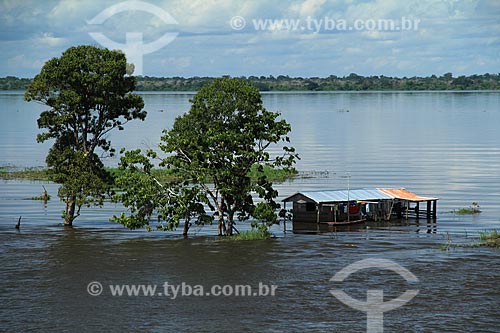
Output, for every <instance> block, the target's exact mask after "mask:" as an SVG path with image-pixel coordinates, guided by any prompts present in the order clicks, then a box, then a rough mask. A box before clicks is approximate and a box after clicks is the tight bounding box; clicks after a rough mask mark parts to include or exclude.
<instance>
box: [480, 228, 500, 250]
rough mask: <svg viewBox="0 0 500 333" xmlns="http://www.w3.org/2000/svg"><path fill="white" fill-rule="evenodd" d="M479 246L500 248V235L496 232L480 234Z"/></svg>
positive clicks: (488, 231)
mask: <svg viewBox="0 0 500 333" xmlns="http://www.w3.org/2000/svg"><path fill="white" fill-rule="evenodd" d="M479 240H480V243H479V245H481V246H490V247H498V248H500V233H499V232H498V231H497V230H496V229H494V230H485V231H483V232H481V233H480V234H479Z"/></svg>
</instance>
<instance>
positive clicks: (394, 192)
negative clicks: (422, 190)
mask: <svg viewBox="0 0 500 333" xmlns="http://www.w3.org/2000/svg"><path fill="white" fill-rule="evenodd" d="M378 190H379V191H381V192H383V193H385V194H387V195H389V196H391V197H393V198H395V199H402V200H408V201H414V202H418V201H431V200H438V198H433V197H421V196H419V195H416V194H415V193H413V192H410V191H408V190H407V189H404V188H379V189H378Z"/></svg>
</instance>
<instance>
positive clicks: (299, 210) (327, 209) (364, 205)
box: [283, 188, 438, 231]
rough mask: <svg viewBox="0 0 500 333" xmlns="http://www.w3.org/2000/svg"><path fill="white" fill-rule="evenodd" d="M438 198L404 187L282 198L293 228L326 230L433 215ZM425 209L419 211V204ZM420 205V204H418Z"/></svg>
mask: <svg viewBox="0 0 500 333" xmlns="http://www.w3.org/2000/svg"><path fill="white" fill-rule="evenodd" d="M437 200H438V198H434V197H422V196H419V195H417V194H415V193H412V192H410V191H408V190H406V189H404V188H400V189H383V188H362V189H351V190H327V191H306V192H298V193H295V194H294V195H292V196H290V197H288V198H285V199H284V200H283V202H284V206H285V209H286V208H287V207H286V205H287V203H288V202H291V203H292V204H293V207H292V214H293V218H292V222H293V230H294V231H301V230H304V231H305V230H317V231H326V230H329V229H330V227H333V226H340V225H351V224H357V223H363V222H365V221H389V220H390V219H391V218H392V217H398V218H406V219H407V218H409V216H415V217H417V218H419V217H422V215H424V216H425V217H427V218H434V219H435V218H436V209H437ZM423 202H425V203H426V207H425V208H426V209H425V210H423V209H422V210H421V207H420V206H421V203H423ZM422 208H423V207H422Z"/></svg>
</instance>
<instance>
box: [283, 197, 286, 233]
mask: <svg viewBox="0 0 500 333" xmlns="http://www.w3.org/2000/svg"><path fill="white" fill-rule="evenodd" d="M283 209H284V210H285V216H284V217H283V233H284V234H286V201H285V202H284V203H283Z"/></svg>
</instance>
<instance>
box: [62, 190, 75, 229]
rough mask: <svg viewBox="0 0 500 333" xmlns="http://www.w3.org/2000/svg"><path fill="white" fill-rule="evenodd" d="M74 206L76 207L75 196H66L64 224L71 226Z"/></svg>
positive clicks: (73, 217)
mask: <svg viewBox="0 0 500 333" xmlns="http://www.w3.org/2000/svg"><path fill="white" fill-rule="evenodd" d="M75 207H76V197H75V196H70V197H68V198H66V214H65V216H64V226H65V227H71V226H73V220H74V219H75Z"/></svg>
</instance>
